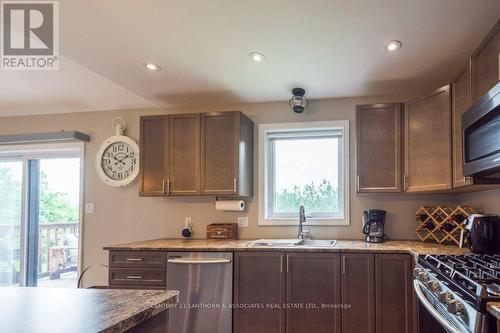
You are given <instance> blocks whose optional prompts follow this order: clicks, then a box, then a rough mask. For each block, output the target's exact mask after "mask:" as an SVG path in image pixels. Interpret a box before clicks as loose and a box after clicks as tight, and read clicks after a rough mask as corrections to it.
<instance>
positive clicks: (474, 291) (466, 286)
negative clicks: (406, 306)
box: [413, 254, 500, 333]
mask: <svg viewBox="0 0 500 333" xmlns="http://www.w3.org/2000/svg"><path fill="white" fill-rule="evenodd" d="M413 286H414V289H415V293H416V295H417V297H418V299H419V301H420V303H421V304H422V305H423V307H424V308H425V309H427V311H428V312H429V313H430V314H431V315H432V317H434V318H435V319H436V320H437V322H439V324H441V325H442V327H443V328H444V329H445V330H446V331H447V332H450V333H492V332H495V327H496V323H495V318H494V317H493V316H492V315H490V314H489V313H488V312H487V310H486V303H487V302H492V301H497V302H498V301H500V255H498V254H496V255H486V254H483V255H481V254H466V255H457V256H451V255H450V256H448V255H437V256H433V255H425V256H419V257H418V260H417V264H416V267H415V269H414V280H413Z"/></svg>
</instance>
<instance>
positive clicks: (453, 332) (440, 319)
mask: <svg viewBox="0 0 500 333" xmlns="http://www.w3.org/2000/svg"><path fill="white" fill-rule="evenodd" d="M413 288H414V289H415V294H416V295H417V297H418V299H419V300H420V303H422V305H423V306H424V307H425V308H426V309H427V311H429V313H430V314H431V316H432V317H434V319H436V320H437V321H438V322H439V323H440V324H441V325H442V326H443V327H444V328H445V329H446V331H448V332H449V333H461V331H460V330H458V329H457V328H456V327H455V326H453V325H452V324H450V322H449V321H447V320H446V319H445V318H443V316H442V315H441V314H440V313H439V312H438V311H437V310H436V309H434V307H433V306H432V304H431V303H430V302H429V300H427V298H426V297H425V295H424V293H423V292H422V289H420V282H418V280H413Z"/></svg>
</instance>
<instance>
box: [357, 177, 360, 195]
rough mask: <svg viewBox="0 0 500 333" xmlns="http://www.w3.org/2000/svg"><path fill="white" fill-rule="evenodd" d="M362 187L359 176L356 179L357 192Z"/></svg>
mask: <svg viewBox="0 0 500 333" xmlns="http://www.w3.org/2000/svg"><path fill="white" fill-rule="evenodd" d="M359 189H360V185H359V175H358V176H357V177H356V190H357V191H358V192H359Z"/></svg>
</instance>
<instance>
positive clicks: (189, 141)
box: [166, 113, 200, 195]
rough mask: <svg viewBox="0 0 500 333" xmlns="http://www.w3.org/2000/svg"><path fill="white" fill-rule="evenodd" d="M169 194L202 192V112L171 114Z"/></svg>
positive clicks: (167, 190) (167, 191)
mask: <svg viewBox="0 0 500 333" xmlns="http://www.w3.org/2000/svg"><path fill="white" fill-rule="evenodd" d="M169 166H170V168H169V178H168V180H167V182H168V183H167V189H166V193H167V195H196V194H199V193H200V171H199V170H200V114H198V113H197V114H178V115H172V116H170V163H169Z"/></svg>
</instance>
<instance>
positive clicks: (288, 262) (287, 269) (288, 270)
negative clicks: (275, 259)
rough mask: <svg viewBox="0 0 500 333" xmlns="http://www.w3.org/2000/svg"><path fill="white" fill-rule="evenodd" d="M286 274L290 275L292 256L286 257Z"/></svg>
mask: <svg viewBox="0 0 500 333" xmlns="http://www.w3.org/2000/svg"><path fill="white" fill-rule="evenodd" d="M286 272H287V273H290V256H289V255H288V254H287V255H286Z"/></svg>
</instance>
